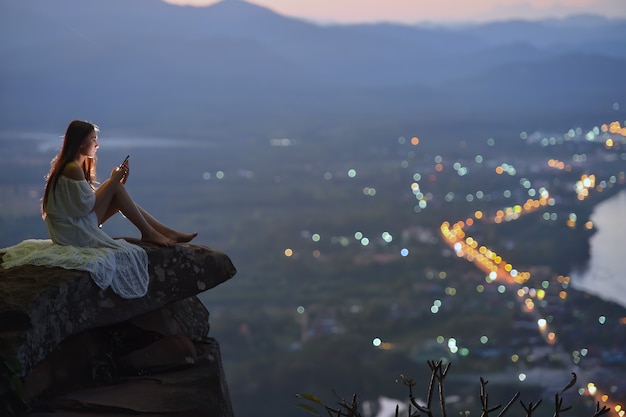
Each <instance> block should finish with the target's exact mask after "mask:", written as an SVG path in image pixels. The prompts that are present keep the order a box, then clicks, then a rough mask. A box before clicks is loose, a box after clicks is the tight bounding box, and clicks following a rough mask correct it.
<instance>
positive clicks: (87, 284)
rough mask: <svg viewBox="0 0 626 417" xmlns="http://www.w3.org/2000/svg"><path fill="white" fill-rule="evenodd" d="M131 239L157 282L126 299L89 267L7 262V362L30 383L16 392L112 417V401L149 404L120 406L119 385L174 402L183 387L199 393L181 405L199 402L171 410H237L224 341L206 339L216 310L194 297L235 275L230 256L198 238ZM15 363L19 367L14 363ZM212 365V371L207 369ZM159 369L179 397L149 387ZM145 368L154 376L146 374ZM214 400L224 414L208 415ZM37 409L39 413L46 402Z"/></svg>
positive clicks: (3, 325) (1, 326)
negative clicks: (101, 283) (169, 241)
mask: <svg viewBox="0 0 626 417" xmlns="http://www.w3.org/2000/svg"><path fill="white" fill-rule="evenodd" d="M128 240H130V241H132V242H133V243H136V244H139V245H140V246H142V247H144V249H145V250H146V251H147V253H148V258H149V263H150V264H149V273H150V287H149V290H148V294H146V295H145V296H144V297H141V298H136V299H122V298H120V297H119V296H117V295H116V294H115V293H113V292H112V291H111V290H109V289H107V290H101V289H100V288H98V287H97V286H96V285H95V284H94V283H93V281H92V280H91V278H90V277H89V274H88V273H87V272H83V271H76V270H65V269H61V268H45V267H36V266H21V267H16V268H11V269H9V270H4V269H2V268H1V267H0V357H1V359H3V361H4V362H3V365H4V368H6V369H9V368H11V370H12V371H11V372H12V376H13V377H15V376H18V377H21V379H22V381H23V382H24V386H23V389H22V390H14V391H21V398H22V400H23V401H24V402H26V403H27V404H29V405H33V404H45V407H46V409H53V410H57V411H59V410H62V409H64V410H66V411H68V410H69V411H68V412H71V410H72V409H74V408H75V407H78V408H83V407H86V408H89V409H92V408H93V410H98V409H99V407H100V411H102V412H103V413H106V414H107V415H115V413H111V407H120V410H122V409H123V410H126V411H124V413H128V412H131V413H134V412H140V411H141V410H148V409H149V408H150V407H149V406H148V405H145V404H144V405H137V406H136V407H135V408H133V407H130V408H125V407H126V406H125V405H124V404H122V403H123V400H122V397H119V398H118V400H119V401H122V403H117V404H118V405H113V403H114V402H115V401H118V400H115V398H116V395H118V394H119V393H121V392H122V391H120V390H119V389H120V388H121V386H120V384H122V385H124V386H125V387H126V388H125V389H127V390H130V391H133V390H137V392H138V393H143V392H146V393H147V392H152V395H154V396H156V397H159V400H162V401H170V403H171V404H175V403H176V404H178V403H177V401H179V399H176V400H175V399H173V398H174V397H176V395H174V393H175V392H178V390H179V389H180V390H181V391H184V392H187V393H189V395H191V396H192V397H193V398H184V399H181V400H180V401H182V402H181V403H180V404H184V403H188V404H196V405H195V406H192V408H193V407H196V408H193V410H192V411H190V410H189V409H188V407H187V408H185V407H186V406H185V407H183V408H184V409H185V410H186V411H184V412H183V411H182V410H179V409H178V406H174V407H173V408H172V409H171V410H170V411H171V412H172V413H174V415H176V413H179V412H181V413H182V414H181V415H183V414H184V415H192V414H193V415H195V414H194V413H200V414H202V415H215V416H224V417H229V416H232V409H231V408H230V399H229V397H228V391H227V389H226V382H225V378H224V375H223V370H222V368H221V359H220V354H219V345H218V343H217V341H215V340H214V339H210V338H209V337H208V333H209V321H208V319H209V312H208V311H207V310H206V308H205V307H204V305H202V303H201V302H200V301H199V300H198V298H197V297H196V295H197V294H198V293H200V292H203V291H206V290H209V289H211V288H213V287H215V286H217V285H219V284H221V283H223V282H225V281H227V280H229V279H230V278H231V277H233V276H234V275H235V273H236V269H235V267H234V266H233V264H232V262H231V260H230V258H229V257H228V256H227V255H225V254H224V253H221V252H219V251H215V250H212V249H210V248H207V247H204V246H200V245H194V244H179V245H176V246H174V247H169V248H163V247H158V246H155V245H152V244H148V243H144V242H140V241H136V240H134V241H133V240H131V239H128ZM0 255H2V254H1V253H0ZM15 362H18V363H19V366H18V367H15V366H13V365H12V366H9V364H14V363H15ZM208 370H212V371H214V373H212V374H211V373H209V374H207V372H208ZM4 373H6V372H4ZM156 374H158V375H159V377H158V378H160V379H158V380H160V381H165V380H167V381H169V382H167V383H168V384H172V386H171V388H172V390H173V393H172V398H170V397H168V396H167V395H164V394H163V395H162V394H161V393H160V391H159V390H158V389H156V388H155V387H152V391H151V390H150V389H148V388H149V386H151V384H152V385H154V384H155V381H156V380H157V379H156V378H155V375H156ZM141 375H151V378H149V379H145V380H142V379H141V378H140V376H141ZM174 375H178V377H179V379H176V378H174ZM172 378H174V379H172ZM203 378H204V379H203ZM148 381H150V382H148ZM211 381H212V382H211ZM216 381H217V382H216ZM189 384H191V385H189ZM198 384H200V386H199V385H198ZM201 386H203V387H205V388H206V387H209V386H211V387H212V389H217V388H216V387H218V388H219V390H217V391H216V390H213V391H206V389H205V388H201ZM76 387H89V388H85V390H86V391H85V392H83V393H82V394H81V395H88V394H87V393H89V395H95V394H94V393H96V392H97V393H98V394H97V395H98V398H104V397H101V396H102V395H103V393H105V392H106V393H108V394H107V395H108V396H106V398H107V399H106V400H103V402H102V404H99V403H93V402H90V401H91V400H89V401H87V400H84V398H83V397H82V396H81V395H78V394H76V395H77V396H73V395H74V394H72V392H74V391H75V389H76ZM105 387H107V388H105ZM161 388H162V387H161ZM92 390H99V391H92ZM195 390H199V391H198V393H197V398H195V396H196V394H194V393H195V392H196V391H195ZM130 391H124V392H130ZM81 392H82V391H81ZM116 393H117V394H116ZM0 394H2V393H1V392H0ZM138 395H139V394H138ZM203 396H204V397H206V398H204V397H203ZM146 398H147V397H146ZM167 398H170V400H167ZM176 398H178V397H176ZM181 398H182V397H181ZM194 398H195V399H194ZM203 398H204V399H203ZM209 399H210V401H209ZM134 400H136V401H139V397H137V398H134ZM153 401H156V400H154V398H153ZM148 402H149V401H148ZM98 404H99V405H98ZM136 404H139V403H138V402H136ZM146 404H148V403H146ZM153 405H154V404H153ZM1 406H2V404H0V407H1ZM59 407H60V408H59ZM197 407H200V408H197ZM215 407H217V408H219V409H220V410H221V411H220V413H218V414H216V413H214V412H209V413H208V414H207V410H209V409H211V410H213V411H215V410H216V408H215ZM35 410H39V411H37V413H39V414H38V415H40V414H41V407H39V408H37V407H35ZM93 410H92V411H93ZM103 410H108V411H106V412H104V411H103ZM129 410H130V411H129ZM0 411H2V412H4V411H6V410H4V409H2V408H0ZM161 411H167V408H166V409H162V410H161ZM3 415H4V414H3ZM56 415H59V414H56ZM68 415H69V414H68ZM72 415H75V414H72Z"/></svg>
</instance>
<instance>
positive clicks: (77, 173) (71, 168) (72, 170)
mask: <svg viewBox="0 0 626 417" xmlns="http://www.w3.org/2000/svg"><path fill="white" fill-rule="evenodd" d="M62 175H63V176H65V177H67V178H69V179H72V180H76V181H81V180H84V179H85V173H84V172H83V169H82V168H81V167H80V166H79V165H78V164H77V163H76V162H74V161H72V162H69V163H68V164H67V165H65V168H63V172H62Z"/></svg>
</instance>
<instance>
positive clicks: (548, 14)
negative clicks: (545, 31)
mask: <svg viewBox="0 0 626 417" xmlns="http://www.w3.org/2000/svg"><path fill="white" fill-rule="evenodd" d="M164 1H166V2H168V3H172V4H180V5H191V6H206V5H209V4H212V3H215V2H216V1H218V0H164ZM225 1H237V0H225ZM248 1H249V2H250V3H255V4H258V5H260V6H263V7H267V8H269V9H272V10H274V11H275V12H278V13H280V14H283V15H287V16H293V17H299V18H303V19H307V20H314V21H318V22H333V23H365V22H399V23H423V22H434V23H437V22H484V21H493V20H505V19H511V18H520V19H541V18H563V17H566V16H570V15H572V14H581V13H585V14H587V13H592V14H599V15H603V16H607V17H619V18H626V0H248Z"/></svg>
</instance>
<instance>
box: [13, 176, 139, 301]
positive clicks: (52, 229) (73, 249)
mask: <svg viewBox="0 0 626 417" xmlns="http://www.w3.org/2000/svg"><path fill="white" fill-rule="evenodd" d="M95 202H96V194H95V192H94V190H93V189H92V188H91V186H90V185H89V183H88V182H87V181H86V180H73V179H70V178H68V177H66V176H64V175H60V176H59V179H58V182H57V183H56V185H55V187H54V188H53V189H51V190H50V192H49V195H48V200H47V203H46V210H45V211H46V228H47V230H48V235H49V236H50V239H28V240H25V241H23V242H20V243H18V244H17V245H15V246H11V247H8V248H5V249H3V251H6V253H5V254H4V256H3V259H2V260H3V262H2V267H3V268H5V269H8V268H12V267H15V266H19V265H39V266H46V267H61V268H66V269H78V270H83V271H88V272H89V274H90V275H91V278H92V279H93V281H94V282H95V283H96V285H98V287H100V288H102V289H106V288H108V287H110V288H111V289H112V290H113V291H114V292H115V293H116V294H118V295H119V296H120V297H123V298H137V297H142V296H144V295H145V294H146V293H147V291H148V284H149V280H150V279H149V275H148V255H147V254H146V251H145V250H144V249H143V248H141V247H140V246H137V245H133V244H131V243H129V242H127V241H125V240H122V239H113V238H111V237H110V236H109V235H107V234H106V233H105V232H104V231H103V230H102V229H101V228H100V227H99V225H98V217H97V215H96V213H95V212H94V211H93V208H94V205H95Z"/></svg>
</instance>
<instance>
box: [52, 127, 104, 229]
mask: <svg viewBox="0 0 626 417" xmlns="http://www.w3.org/2000/svg"><path fill="white" fill-rule="evenodd" d="M93 131H96V132H99V131H100V129H99V128H98V126H96V125H95V124H93V123H91V122H85V121H83V120H74V121H72V122H71V123H70V124H69V125H68V126H67V130H66V131H65V136H64V137H63V146H62V147H61V152H59V153H58V155H57V156H55V157H54V158H53V159H52V161H51V162H50V172H49V173H48V175H47V177H46V188H45V191H44V194H43V200H42V204H41V212H42V216H43V218H44V219H45V218H46V203H47V202H48V195H49V194H50V190H52V189H54V187H55V186H56V184H57V182H58V180H59V175H61V173H62V172H63V169H65V166H66V165H67V164H68V163H69V162H72V161H73V160H74V159H75V158H76V155H77V154H78V152H80V147H81V145H82V144H83V141H84V140H85V138H86V137H87V136H89V134H91V132H93ZM81 168H82V169H83V172H84V173H85V179H87V182H88V183H89V185H91V186H92V187H93V186H94V183H95V182H96V158H95V156H94V157H93V158H85V162H84V163H83V166H82V167H81Z"/></svg>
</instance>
